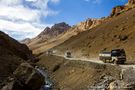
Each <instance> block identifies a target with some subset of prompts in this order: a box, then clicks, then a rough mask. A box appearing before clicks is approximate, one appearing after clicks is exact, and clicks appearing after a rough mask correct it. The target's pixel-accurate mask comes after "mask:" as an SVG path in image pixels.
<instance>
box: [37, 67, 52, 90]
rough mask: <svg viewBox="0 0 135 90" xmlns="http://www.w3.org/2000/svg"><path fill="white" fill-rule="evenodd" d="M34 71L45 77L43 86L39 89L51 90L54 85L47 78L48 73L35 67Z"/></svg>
mask: <svg viewBox="0 0 135 90" xmlns="http://www.w3.org/2000/svg"><path fill="white" fill-rule="evenodd" d="M35 69H36V70H37V71H38V72H39V73H40V74H42V75H43V76H44V77H45V80H44V81H45V84H44V85H43V86H42V87H41V89H40V90H53V85H54V84H53V81H52V80H51V79H50V78H49V75H48V71H47V70H44V69H43V68H39V67H36V68H35Z"/></svg>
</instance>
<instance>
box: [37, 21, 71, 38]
mask: <svg viewBox="0 0 135 90" xmlns="http://www.w3.org/2000/svg"><path fill="white" fill-rule="evenodd" d="M70 27H71V26H69V25H68V24H66V23H65V22H61V23H57V24H54V25H53V26H52V27H51V28H49V27H46V28H45V29H44V31H42V32H41V33H40V34H39V35H38V37H39V38H40V37H42V38H45V39H48V38H51V37H53V36H57V35H59V34H61V33H63V32H65V31H66V30H68V29H69V28H70Z"/></svg>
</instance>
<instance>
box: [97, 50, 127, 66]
mask: <svg viewBox="0 0 135 90" xmlns="http://www.w3.org/2000/svg"><path fill="white" fill-rule="evenodd" d="M99 60H102V61H103V62H104V63H114V64H124V63H125V62H126V54H125V50H124V49H113V50H111V52H100V53H99Z"/></svg>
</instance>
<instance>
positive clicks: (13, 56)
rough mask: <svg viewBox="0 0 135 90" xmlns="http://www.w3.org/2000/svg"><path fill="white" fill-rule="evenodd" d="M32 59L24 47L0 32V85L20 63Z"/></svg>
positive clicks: (30, 53)
mask: <svg viewBox="0 0 135 90" xmlns="http://www.w3.org/2000/svg"><path fill="white" fill-rule="evenodd" d="M33 59H34V57H33V55H32V51H30V50H29V49H28V47H27V46H26V45H24V44H20V43H19V42H18V41H16V40H14V39H13V38H11V37H10V36H8V35H7V34H5V33H3V32H1V31H0V84H1V83H2V82H3V80H4V79H5V78H7V77H8V76H9V75H11V74H12V73H13V71H14V70H15V69H16V68H17V67H18V65H19V64H20V63H22V62H23V61H27V60H33Z"/></svg>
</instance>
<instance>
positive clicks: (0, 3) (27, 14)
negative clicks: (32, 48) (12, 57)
mask: <svg viewBox="0 0 135 90" xmlns="http://www.w3.org/2000/svg"><path fill="white" fill-rule="evenodd" d="M125 3H127V0H0V11H1V13H0V30H2V31H4V32H6V33H7V34H9V35H10V36H12V37H14V38H15V39H17V40H22V39H24V38H32V37H35V36H36V35H38V34H39V33H40V32H41V31H43V29H44V28H45V27H46V26H52V25H53V24H55V23H59V22H66V23H68V24H69V25H74V24H77V23H79V22H81V21H84V20H86V19H87V18H101V17H105V16H108V15H109V14H110V12H111V9H112V8H113V7H114V6H117V5H123V4H125Z"/></svg>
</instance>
